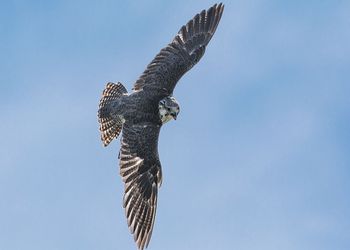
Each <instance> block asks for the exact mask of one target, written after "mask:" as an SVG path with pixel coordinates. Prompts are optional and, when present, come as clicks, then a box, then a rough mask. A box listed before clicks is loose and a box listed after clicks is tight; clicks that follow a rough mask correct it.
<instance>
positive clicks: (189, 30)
mask: <svg viewBox="0 0 350 250" xmlns="http://www.w3.org/2000/svg"><path fill="white" fill-rule="evenodd" d="M223 11H224V5H223V4H222V3H220V4H219V5H217V4H215V5H214V6H212V7H211V8H210V9H208V10H207V11H206V10H203V11H202V12H201V13H200V14H197V15H196V16H195V17H194V18H193V19H192V20H190V21H189V22H188V23H187V24H186V25H184V26H182V28H181V29H180V31H179V32H178V34H177V35H176V36H175V38H174V40H173V41H172V42H171V43H170V44H169V45H168V46H166V47H165V48H163V49H162V50H161V51H160V52H159V53H158V55H157V56H156V57H155V58H154V59H153V61H152V62H151V63H150V64H149V65H148V66H147V68H146V70H145V71H144V72H143V74H142V75H141V77H140V78H139V79H138V80H137V81H136V83H135V85H134V88H133V89H134V90H135V91H139V90H142V89H146V88H150V89H156V90H161V89H162V90H166V91H167V93H168V94H171V93H172V92H173V90H174V88H175V85H176V83H177V81H178V80H179V79H180V78H181V77H182V76H183V75H184V74H185V73H186V72H187V71H188V70H190V69H191V68H192V67H193V66H194V65H195V64H196V63H197V62H198V61H199V60H200V59H201V57H202V56H203V54H204V51H205V47H206V45H207V44H208V43H209V41H210V39H211V38H212V36H213V35H214V33H215V30H216V28H217V26H218V24H219V21H220V18H221V15H222V13H223Z"/></svg>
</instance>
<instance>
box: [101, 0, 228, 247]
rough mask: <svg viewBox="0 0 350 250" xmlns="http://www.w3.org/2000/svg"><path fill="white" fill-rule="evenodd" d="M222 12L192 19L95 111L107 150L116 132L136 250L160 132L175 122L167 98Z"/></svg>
mask: <svg viewBox="0 0 350 250" xmlns="http://www.w3.org/2000/svg"><path fill="white" fill-rule="evenodd" d="M223 10H224V5H223V4H222V3H220V4H215V5H214V6H212V7H211V8H209V9H208V10H203V11H202V12H200V13H199V14H197V15H195V17H194V18H193V19H191V20H190V21H189V22H188V23H187V24H186V25H184V26H182V27H181V29H180V31H179V32H178V33H177V35H176V36H175V38H174V39H173V41H172V42H171V43H170V44H168V45H167V46H166V47H165V48H163V49H162V50H161V51H160V52H159V53H158V55H156V57H155V58H154V59H153V60H152V62H151V63H150V64H149V65H148V66H147V68H146V70H145V71H144V72H143V74H142V75H141V77H140V78H139V79H138V80H137V81H136V83H135V84H134V88H133V92H132V93H130V94H128V92H127V90H126V89H125V87H124V86H123V85H122V84H121V83H108V84H107V86H106V88H105V90H104V91H103V94H102V98H101V100H100V105H99V110H98V121H99V123H100V132H101V140H102V142H103V144H104V146H107V145H108V144H109V143H110V142H111V141H112V140H113V139H114V138H117V137H118V135H119V134H120V132H122V139H121V149H120V152H119V160H120V162H119V165H120V175H121V177H122V179H123V182H124V183H125V192H124V199H123V206H124V208H125V213H126V217H127V222H128V226H129V228H130V231H131V233H132V234H133V235H134V240H135V242H136V244H137V246H138V248H139V249H140V250H143V249H144V248H145V247H147V246H148V244H149V241H150V239H151V235H152V230H153V225H154V220H155V215H156V209H157V197H158V195H157V194H158V188H159V187H160V185H161V183H162V168H161V163H160V161H159V156H158V137H159V131H160V128H161V126H162V125H163V124H164V123H166V122H168V121H170V120H171V119H176V118H177V115H178V113H179V112H180V107H179V104H178V102H177V101H176V99H175V98H174V97H173V95H172V94H173V91H174V88H175V85H176V83H177V82H178V80H179V79H180V78H181V77H182V76H183V75H184V74H185V73H186V72H187V71H188V70H190V69H191V68H192V67H193V66H194V65H195V64H196V63H197V62H198V61H199V60H200V59H201V57H202V56H203V54H204V52H205V48H206V45H207V44H208V43H209V41H210V39H211V38H212V36H213V34H214V33H215V30H216V28H217V26H218V24H219V21H220V18H221V16H222V13H223Z"/></svg>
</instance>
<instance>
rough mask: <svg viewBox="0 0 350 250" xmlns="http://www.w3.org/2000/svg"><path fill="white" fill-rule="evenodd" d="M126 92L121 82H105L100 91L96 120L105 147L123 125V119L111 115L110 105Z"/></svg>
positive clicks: (116, 135)
mask: <svg viewBox="0 0 350 250" xmlns="http://www.w3.org/2000/svg"><path fill="white" fill-rule="evenodd" d="M126 93H127V90H126V89H125V87H124V86H123V84H121V83H120V82H118V83H112V82H109V83H107V86H106V88H105V89H104V91H103V93H102V98H101V100H100V105H99V110H98V121H99V123H100V131H101V140H102V142H103V145H104V146H105V147H106V146H107V145H108V144H109V143H110V142H111V141H112V140H113V139H114V138H117V137H118V135H119V134H120V132H121V130H122V126H123V121H122V119H121V118H120V117H118V116H117V117H114V116H113V117H112V116H111V105H110V104H112V103H113V102H114V101H115V100H117V99H119V98H120V97H121V96H123V95H124V94H126Z"/></svg>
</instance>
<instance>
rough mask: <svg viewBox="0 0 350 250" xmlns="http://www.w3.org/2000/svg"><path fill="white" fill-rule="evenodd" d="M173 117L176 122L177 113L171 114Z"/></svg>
mask: <svg viewBox="0 0 350 250" xmlns="http://www.w3.org/2000/svg"><path fill="white" fill-rule="evenodd" d="M171 116H172V117H173V118H174V120H176V117H177V114H176V113H175V112H174V113H171Z"/></svg>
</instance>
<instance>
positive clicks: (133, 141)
mask: <svg viewBox="0 0 350 250" xmlns="http://www.w3.org/2000/svg"><path fill="white" fill-rule="evenodd" d="M159 131H160V126H159V125H155V124H152V123H141V124H130V123H128V122H127V123H125V124H124V125H123V134H122V135H123V137H122V141H121V150H120V155H119V158H120V175H121V176H122V179H123V181H124V183H125V193H124V201H123V206H124V208H125V213H126V217H127V220H128V225H129V228H130V231H131V233H132V234H133V235H134V240H135V242H136V244H137V246H138V247H139V249H141V250H142V249H144V247H147V245H148V243H149V241H150V238H151V235H152V230H153V224H154V218H155V215H156V208H157V192H158V187H159V186H160V184H161V180H162V175H161V165H160V161H159V157H158V136H159Z"/></svg>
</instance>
